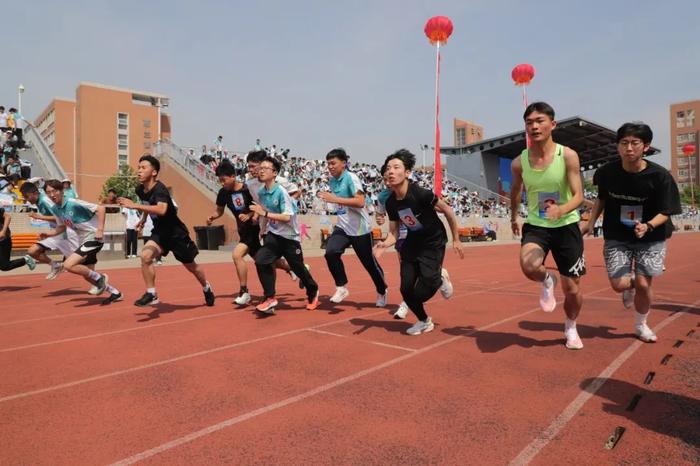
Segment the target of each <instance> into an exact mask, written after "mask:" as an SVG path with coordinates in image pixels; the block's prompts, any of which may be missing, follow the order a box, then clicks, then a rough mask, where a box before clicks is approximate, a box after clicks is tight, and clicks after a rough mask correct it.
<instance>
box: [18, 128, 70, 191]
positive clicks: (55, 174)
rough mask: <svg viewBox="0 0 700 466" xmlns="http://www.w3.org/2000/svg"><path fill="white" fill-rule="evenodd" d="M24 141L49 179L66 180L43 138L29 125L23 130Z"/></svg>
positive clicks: (64, 173)
mask: <svg viewBox="0 0 700 466" xmlns="http://www.w3.org/2000/svg"><path fill="white" fill-rule="evenodd" d="M24 140H25V141H26V142H29V143H30V144H31V146H32V150H34V153H35V154H36V158H37V161H38V162H40V163H41V164H42V165H43V166H44V172H46V174H48V175H49V177H50V178H55V179H57V180H63V179H65V178H67V176H66V172H65V171H63V168H62V167H61V164H59V163H58V160H56V157H55V156H54V154H53V152H51V149H49V146H47V145H46V142H45V141H44V138H42V137H41V134H39V131H37V129H36V128H34V126H32V125H31V124H27V125H26V127H25V128H24Z"/></svg>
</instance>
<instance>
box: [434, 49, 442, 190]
mask: <svg viewBox="0 0 700 466" xmlns="http://www.w3.org/2000/svg"><path fill="white" fill-rule="evenodd" d="M436 49H437V60H436V61H437V63H436V65H435V162H434V164H433V191H435V195H436V196H437V197H440V196H442V161H441V160H440V41H438V42H437V47H436Z"/></svg>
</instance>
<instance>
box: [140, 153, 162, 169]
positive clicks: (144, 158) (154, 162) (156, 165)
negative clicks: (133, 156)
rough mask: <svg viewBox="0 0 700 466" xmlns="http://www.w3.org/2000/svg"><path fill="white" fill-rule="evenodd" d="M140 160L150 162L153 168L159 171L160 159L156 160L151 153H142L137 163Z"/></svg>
mask: <svg viewBox="0 0 700 466" xmlns="http://www.w3.org/2000/svg"><path fill="white" fill-rule="evenodd" d="M141 162H148V163H150V164H151V166H152V167H153V168H155V169H156V171H157V172H158V173H160V161H158V159H157V158H155V157H153V156H152V155H144V156H142V157H141V158H140V159H139V163H141Z"/></svg>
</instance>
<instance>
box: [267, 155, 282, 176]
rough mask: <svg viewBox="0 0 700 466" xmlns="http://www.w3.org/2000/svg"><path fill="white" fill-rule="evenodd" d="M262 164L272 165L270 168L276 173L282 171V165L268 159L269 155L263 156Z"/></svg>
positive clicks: (275, 160) (270, 158)
mask: <svg viewBox="0 0 700 466" xmlns="http://www.w3.org/2000/svg"><path fill="white" fill-rule="evenodd" d="M262 162H270V163H271V164H272V167H273V168H274V169H275V171H276V172H277V173H279V172H280V170H282V164H281V163H280V161H279V160H277V159H276V158H274V157H270V156H269V155H267V156H265V158H264V159H263V160H262Z"/></svg>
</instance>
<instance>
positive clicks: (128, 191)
mask: <svg viewBox="0 0 700 466" xmlns="http://www.w3.org/2000/svg"><path fill="white" fill-rule="evenodd" d="M138 185H139V182H138V180H137V179H136V173H134V170H132V169H131V167H130V166H129V165H122V166H121V167H119V171H118V172H117V173H115V174H114V175H112V176H111V177H110V178H109V179H107V181H105V184H104V185H103V186H102V199H104V198H105V197H107V191H109V190H110V189H114V190H115V191H116V192H117V196H119V197H128V198H129V199H132V200H136V187H137V186H138Z"/></svg>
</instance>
